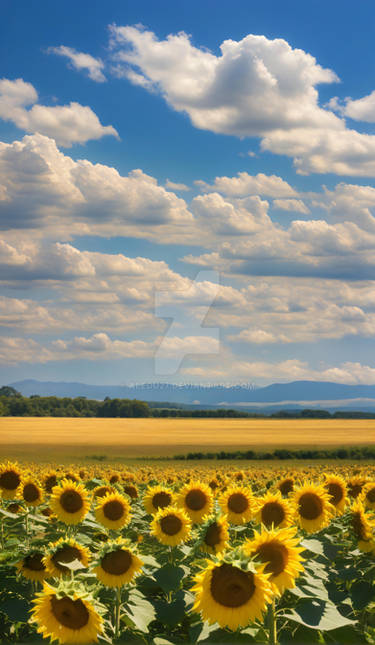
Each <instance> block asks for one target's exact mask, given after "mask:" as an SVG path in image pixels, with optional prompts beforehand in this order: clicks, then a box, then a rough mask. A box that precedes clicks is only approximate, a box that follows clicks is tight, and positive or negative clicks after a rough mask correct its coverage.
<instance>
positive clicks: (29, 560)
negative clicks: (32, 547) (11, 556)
mask: <svg viewBox="0 0 375 645" xmlns="http://www.w3.org/2000/svg"><path fill="white" fill-rule="evenodd" d="M42 560H43V553H32V554H30V555H27V556H26V557H25V558H24V561H23V566H24V569H30V571H44V570H45V566H44V564H43V561H42Z"/></svg>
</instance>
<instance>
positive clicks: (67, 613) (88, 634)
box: [31, 582, 103, 645]
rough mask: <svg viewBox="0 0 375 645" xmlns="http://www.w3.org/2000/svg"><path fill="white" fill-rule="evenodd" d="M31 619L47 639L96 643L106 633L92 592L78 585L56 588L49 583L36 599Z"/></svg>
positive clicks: (62, 642)
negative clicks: (91, 594)
mask: <svg viewBox="0 0 375 645" xmlns="http://www.w3.org/2000/svg"><path fill="white" fill-rule="evenodd" d="M33 603H34V607H33V609H32V618H31V622H33V623H36V625H37V632H38V633H39V634H42V635H43V638H50V640H51V641H54V640H57V641H58V642H59V643H61V644H65V643H66V644H68V643H74V644H77V643H80V644H81V645H84V644H85V643H96V642H97V641H98V636H99V635H100V634H101V633H102V632H103V624H102V618H101V616H100V614H99V613H98V611H97V609H96V607H95V605H94V601H93V599H92V598H91V596H90V595H89V594H87V593H86V592H85V590H84V589H81V588H80V587H78V586H77V585H75V588H72V586H71V585H67V584H65V585H61V584H60V585H59V586H58V587H52V586H51V585H49V584H47V583H46V582H45V583H44V584H43V591H41V592H40V593H38V594H37V595H36V598H35V599H34V600H33Z"/></svg>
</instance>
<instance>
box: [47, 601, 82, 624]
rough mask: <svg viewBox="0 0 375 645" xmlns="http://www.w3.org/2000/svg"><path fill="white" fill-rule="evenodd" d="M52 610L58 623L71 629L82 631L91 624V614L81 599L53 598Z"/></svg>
mask: <svg viewBox="0 0 375 645" xmlns="http://www.w3.org/2000/svg"><path fill="white" fill-rule="evenodd" d="M51 609H52V613H53V615H54V617H55V618H56V620H57V622H59V623H60V625H63V626H64V627H68V628H69V629H77V630H78V629H82V628H83V627H85V625H87V623H88V622H89V618H90V614H89V612H88V610H87V608H86V606H85V605H84V603H83V602H82V600H80V599H78V600H72V599H71V598H69V597H68V596H64V597H63V598H56V596H51Z"/></svg>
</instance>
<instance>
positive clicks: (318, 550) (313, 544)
mask: <svg viewBox="0 0 375 645" xmlns="http://www.w3.org/2000/svg"><path fill="white" fill-rule="evenodd" d="M300 546H302V547H303V548H304V549H307V550H308V551H311V553H315V554H316V555H322V556H323V557H325V555H324V550H323V544H322V543H321V542H320V541H319V540H315V539H305V540H302V541H301V542H300Z"/></svg>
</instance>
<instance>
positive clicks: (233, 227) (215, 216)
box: [191, 193, 271, 236]
mask: <svg viewBox="0 0 375 645" xmlns="http://www.w3.org/2000/svg"><path fill="white" fill-rule="evenodd" d="M191 210H192V212H193V213H194V215H195V217H196V219H197V225H198V226H199V228H200V229H201V230H202V229H203V230H204V229H208V230H209V231H211V234H212V233H216V234H217V235H230V236H233V235H246V234H249V233H255V232H256V231H259V230H264V229H267V228H268V227H269V226H270V225H271V220H270V218H269V216H268V214H267V210H268V202H267V201H264V200H261V199H260V197H258V196H256V197H246V198H244V199H237V200H233V201H230V200H229V199H224V198H223V197H222V196H221V195H219V193H208V194H207V195H198V197H195V198H194V199H193V201H192V203H191Z"/></svg>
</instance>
